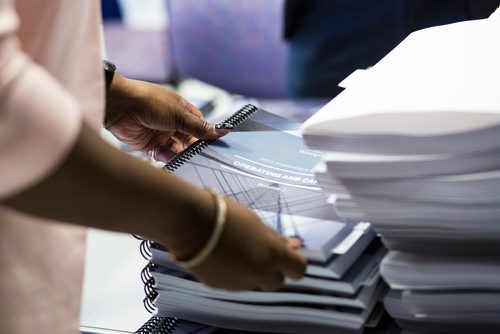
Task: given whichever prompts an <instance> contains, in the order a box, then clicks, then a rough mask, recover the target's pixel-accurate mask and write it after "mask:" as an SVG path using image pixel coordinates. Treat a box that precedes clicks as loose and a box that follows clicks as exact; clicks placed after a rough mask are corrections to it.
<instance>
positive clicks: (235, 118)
mask: <svg viewBox="0 0 500 334" xmlns="http://www.w3.org/2000/svg"><path fill="white" fill-rule="evenodd" d="M257 110H259V108H257V107H256V106H254V105H252V104H247V105H245V106H243V107H242V108H240V109H239V110H238V111H237V112H235V113H234V114H232V115H231V116H229V117H228V118H226V119H225V120H224V121H223V123H229V124H231V125H232V126H234V127H237V126H238V125H240V124H241V123H243V122H244V121H245V120H247V119H248V117H250V116H251V115H252V114H253V113H255V112H256V111H257ZM213 142H214V140H213V139H200V140H198V141H196V142H195V143H194V144H192V145H190V146H189V147H188V148H186V149H185V150H184V151H182V153H180V154H179V155H177V156H176V157H175V158H174V159H172V160H171V161H169V163H167V164H166V165H165V166H164V167H163V169H165V170H167V171H169V172H173V171H175V170H176V169H177V168H179V167H180V166H182V165H183V164H184V163H186V162H187V161H188V160H189V159H191V158H192V157H194V156H195V155H197V154H198V153H200V152H201V151H203V150H204V149H205V148H206V147H207V146H208V145H210V144H211V143H213Z"/></svg>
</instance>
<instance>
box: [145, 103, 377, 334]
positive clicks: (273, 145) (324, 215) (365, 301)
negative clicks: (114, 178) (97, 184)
mask: <svg viewBox="0 0 500 334" xmlns="http://www.w3.org/2000/svg"><path fill="white" fill-rule="evenodd" d="M224 123H230V124H232V125H233V126H234V129H233V130H232V131H231V132H230V133H229V134H228V135H226V136H224V137H221V138H219V139H218V140H215V141H213V140H199V141H197V142H196V143H194V144H193V145H191V146H190V147H188V148H187V149H186V150H185V151H184V152H183V153H181V154H180V155H179V156H177V157H176V158H175V159H173V160H172V161H171V162H170V163H168V164H166V165H165V166H164V167H163V168H164V169H165V170H167V171H169V172H172V173H174V174H176V175H177V176H179V177H181V178H183V179H185V180H187V181H189V182H191V183H194V184H197V185H199V186H201V187H206V188H212V189H216V190H218V191H219V192H221V193H224V194H225V195H226V196H228V197H230V198H232V199H234V200H236V201H238V202H240V203H242V204H244V205H246V206H247V207H249V208H250V209H252V210H253V211H254V212H255V213H256V214H257V215H258V216H259V217H260V218H261V220H262V221H263V222H264V223H265V224H267V225H268V226H269V227H271V228H273V229H274V230H275V231H277V232H279V233H281V234H282V235H284V236H287V237H296V238H299V239H301V240H302V243H303V248H302V249H301V252H302V254H303V255H305V256H306V257H307V258H308V259H309V265H308V273H307V275H308V277H306V278H305V279H304V281H303V282H302V283H293V282H288V283H286V284H285V289H284V290H283V291H279V292H276V293H275V294H274V295H273V294H271V293H263V292H261V293H259V292H248V293H243V294H241V295H238V294H231V293H228V294H227V295H226V293H224V292H222V291H215V290H213V289H209V288H205V287H203V286H202V285H200V284H199V283H197V282H195V281H193V280H192V279H189V277H186V276H185V274H183V272H182V268H176V266H175V263H173V262H169V261H167V260H168V256H167V255H168V253H167V252H168V251H167V250H166V249H164V248H163V247H161V246H160V245H155V244H154V243H152V242H150V241H145V242H144V243H143V245H142V247H141V252H143V253H144V254H145V257H146V258H148V260H149V262H150V264H149V265H148V267H146V268H145V270H144V271H143V281H144V283H145V291H146V294H147V297H146V299H145V300H144V301H145V306H146V308H147V309H149V310H150V311H151V312H154V313H155V315H157V316H160V317H159V318H158V317H153V318H152V319H151V321H150V322H149V323H148V324H145V327H144V328H142V329H141V330H140V331H139V332H138V333H148V334H149V333H165V332H173V333H179V332H182V331H178V330H177V329H175V328H176V326H181V325H183V324H184V325H186V323H187V324H188V325H189V326H192V324H190V323H189V322H186V321H185V320H180V319H178V318H175V317H176V316H179V317H182V318H183V319H190V320H194V321H199V322H202V323H205V324H208V325H212V326H215V327H228V328H232V329H239V330H257V331H263V330H264V331H265V330H266V328H268V329H273V331H276V332H287V333H292V332H294V331H297V330H300V331H302V330H305V329H307V328H310V329H318V328H320V327H321V328H329V329H334V328H335V329H336V330H346V331H347V332H351V331H354V332H356V331H357V330H359V329H360V328H362V327H363V326H364V323H365V321H367V319H368V318H370V317H371V316H372V314H373V312H374V310H375V305H376V302H377V300H379V296H380V295H381V293H382V292H383V290H384V288H385V285H383V284H382V285H381V284H380V283H379V282H380V280H379V275H378V270H377V268H378V263H379V262H380V258H381V255H380V254H381V253H380V251H379V250H380V246H376V245H374V243H373V242H372V241H375V240H374V233H373V230H372V229H371V225H370V224H368V223H362V222H351V221H345V220H341V219H340V218H339V217H338V216H337V215H336V212H335V209H334V206H333V205H332V204H331V203H328V196H327V195H326V194H325V193H324V192H323V191H322V190H321V188H319V187H318V185H317V184H316V180H315V178H314V173H313V168H314V166H315V165H316V164H317V163H318V162H319V161H320V159H321V155H322V154H321V153H320V152H318V151H313V150H310V149H308V148H307V147H306V146H305V145H304V143H303V141H302V138H301V137H300V132H299V127H300V124H299V123H297V122H294V121H291V120H288V119H285V118H282V117H280V116H277V115H275V114H272V113H269V112H266V111H264V110H262V109H259V108H257V107H255V106H253V105H246V106H244V107H243V108H241V109H240V110H238V111H237V112H236V113H234V114H233V115H232V116H230V117H229V118H227V119H226V120H225V121H224ZM370 245H371V246H370ZM381 251H383V250H381ZM363 254H364V255H363ZM158 259H160V260H158ZM161 259H164V260H165V261H162V260H161ZM335 263H338V264H335ZM294 284H295V285H294ZM297 284H298V285H297ZM288 285H289V290H288V291H287V290H286V289H287V286H288ZM322 286H324V287H325V289H324V291H323V290H322V288H321V287H322ZM195 290H196V291H198V294H194V295H193V294H192V292H193V291H195ZM318 294H323V295H324V296H318ZM194 299H196V301H195V302H194V304H193V300H194ZM183 301H185V302H186V303H184V304H183ZM197 303H207V305H209V304H210V305H213V306H217V307H221V308H225V307H231V308H232V309H233V311H234V312H232V313H231V314H232V315H231V316H230V317H229V318H231V319H232V320H231V321H229V320H230V319H226V317H225V316H224V314H225V313H220V315H219V316H218V317H216V316H215V314H208V313H206V312H205V313H203V312H201V313H200V310H199V309H198V307H197V306H196V305H198V304H197ZM252 304H254V305H253V306H252ZM231 305H232V306H231ZM245 305H246V306H245ZM243 309H245V310H246V309H248V310H247V311H250V310H251V311H252V312H254V313H255V312H256V313H255V314H257V315H258V316H257V318H253V320H252V319H250V318H251V317H250V318H249V317H248V313H247V311H244V312H240V310H243ZM319 309H322V310H321V311H320V310H319ZM179 310H183V311H182V312H180V313H176V312H177V311H179ZM285 310H286V312H291V313H290V314H295V315H296V316H297V319H298V320H297V323H295V325H287V324H286V323H284V322H283V321H284V318H282V317H281V316H280V315H279V314H281V313H280V312H283V311H285ZM326 310H329V311H326ZM333 310H336V311H335V312H333ZM217 312H219V311H216V313H217ZM262 312H263V313H262ZM325 312H326V313H325ZM202 313H203V314H202ZM327 313H328V314H329V316H328V317H327V318H322V317H323V316H324V315H326V314H327ZM255 314H254V315H255ZM264 314H265V315H266V317H268V318H267V320H266V321H264V322H262V323H260V322H259V321H257V320H258V318H259V319H260V317H261V316H263V315H264ZM287 314H288V313H287ZM332 314H335V315H336V316H333V317H332ZM165 317H166V318H165ZM286 317H288V315H286ZM247 318H248V320H246V321H243V320H244V319H247ZM236 319H238V320H236ZM228 321H229V322H228ZM164 322H168V323H164ZM259 323H260V324H259ZM177 328H178V327H177ZM159 329H162V330H164V332H160V331H159Z"/></svg>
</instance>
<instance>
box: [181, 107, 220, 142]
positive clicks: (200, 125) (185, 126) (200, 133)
mask: <svg viewBox="0 0 500 334" xmlns="http://www.w3.org/2000/svg"><path fill="white" fill-rule="evenodd" d="M176 130H177V131H180V132H183V133H185V134H188V135H191V136H194V137H196V138H199V139H217V138H219V137H221V136H223V135H226V134H227V133H229V129H216V128H215V125H214V124H213V123H210V122H208V121H206V120H204V119H202V118H200V117H197V116H195V115H193V114H189V113H181V117H179V118H178V121H177V124H176Z"/></svg>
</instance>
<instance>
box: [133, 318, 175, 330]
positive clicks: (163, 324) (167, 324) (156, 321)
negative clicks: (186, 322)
mask: <svg viewBox="0 0 500 334" xmlns="http://www.w3.org/2000/svg"><path fill="white" fill-rule="evenodd" d="M177 326H178V318H161V317H152V318H151V319H149V320H148V321H147V322H146V323H145V324H144V325H143V326H142V327H141V328H139V329H138V330H137V331H136V332H135V334H171V333H174V331H175V329H176V328H177Z"/></svg>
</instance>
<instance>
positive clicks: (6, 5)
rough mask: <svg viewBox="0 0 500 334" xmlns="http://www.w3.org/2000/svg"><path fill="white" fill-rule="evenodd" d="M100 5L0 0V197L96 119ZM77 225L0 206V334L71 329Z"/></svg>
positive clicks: (79, 249) (39, 172)
mask: <svg viewBox="0 0 500 334" xmlns="http://www.w3.org/2000/svg"><path fill="white" fill-rule="evenodd" d="M99 8H100V7H99V1H97V0H86V1H75V0H44V1H30V0H17V1H16V2H15V6H14V3H13V2H12V0H0V200H1V199H3V198H6V197H8V196H10V195H13V194H15V193H16V192H19V191H21V190H23V189H26V188H28V187H30V186H32V185H33V184H35V183H36V182H38V181H39V180H41V179H43V178H44V177H45V176H46V175H47V174H49V173H50V172H51V171H52V170H53V169H54V168H56V167H57V166H58V164H60V163H61V161H62V160H63V159H64V157H65V156H66V154H67V153H69V151H70V149H71V147H72V146H73V145H74V142H75V139H76V137H77V134H78V131H79V128H80V124H81V120H82V115H83V117H85V118H86V119H87V120H88V121H89V122H91V123H92V124H94V125H95V126H96V127H97V126H98V125H99V124H100V122H101V120H102V117H103V110H104V108H103V106H104V83H103V70H102V65H101V50H100V12H99ZM84 243H85V230H84V229H83V228H81V227H75V226H69V225H64V224H56V223H53V222H50V223H47V222H44V223H41V222H40V221H38V220H37V219H36V218H34V217H28V216H25V215H22V214H20V213H18V212H14V211H13V210H8V209H7V208H5V207H1V206H0V268H1V270H2V274H1V275H0V333H12V334H17V333H37V334H45V333H51V334H53V333H58V334H59V333H61V334H62V333H64V334H68V333H78V323H79V319H78V316H79V307H80V293H81V284H82V273H83V255H84Z"/></svg>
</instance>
